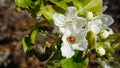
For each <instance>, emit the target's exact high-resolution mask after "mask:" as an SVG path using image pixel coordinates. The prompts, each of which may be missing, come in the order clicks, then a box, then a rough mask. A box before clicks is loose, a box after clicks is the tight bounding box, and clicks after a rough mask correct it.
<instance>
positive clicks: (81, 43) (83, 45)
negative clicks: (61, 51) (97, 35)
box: [72, 39, 88, 51]
mask: <svg viewBox="0 0 120 68" xmlns="http://www.w3.org/2000/svg"><path fill="white" fill-rule="evenodd" d="M87 45H88V42H87V40H85V39H84V40H79V43H77V44H73V45H72V47H73V49H76V50H80V51H84V50H85V49H86V48H87Z"/></svg>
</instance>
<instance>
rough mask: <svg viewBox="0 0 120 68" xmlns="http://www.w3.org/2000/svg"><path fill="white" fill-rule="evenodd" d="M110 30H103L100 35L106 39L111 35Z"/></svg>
mask: <svg viewBox="0 0 120 68" xmlns="http://www.w3.org/2000/svg"><path fill="white" fill-rule="evenodd" d="M109 34H110V33H109V32H108V31H107V30H101V32H100V33H99V36H100V37H101V38H102V39H106V38H107V37H108V36H109Z"/></svg>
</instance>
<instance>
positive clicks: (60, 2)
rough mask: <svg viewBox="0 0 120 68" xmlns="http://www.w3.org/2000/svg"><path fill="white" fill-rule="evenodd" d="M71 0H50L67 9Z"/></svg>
mask: <svg viewBox="0 0 120 68" xmlns="http://www.w3.org/2000/svg"><path fill="white" fill-rule="evenodd" d="M70 1H71V0H50V2H52V3H54V4H56V5H57V6H59V7H61V8H63V9H64V10H66V9H67V7H68V5H67V2H70Z"/></svg>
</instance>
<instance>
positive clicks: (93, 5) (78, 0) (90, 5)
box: [73, 0, 102, 15]
mask: <svg viewBox="0 0 120 68" xmlns="http://www.w3.org/2000/svg"><path fill="white" fill-rule="evenodd" d="M73 4H74V6H75V7H76V8H77V9H78V15H84V13H86V12H88V11H91V12H93V13H94V15H98V14H100V13H102V0H97V1H96V0H73Z"/></svg>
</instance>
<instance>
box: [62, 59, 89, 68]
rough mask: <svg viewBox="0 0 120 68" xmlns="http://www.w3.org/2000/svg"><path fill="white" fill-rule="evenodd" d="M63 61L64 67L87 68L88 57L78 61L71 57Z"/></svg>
mask: <svg viewBox="0 0 120 68" xmlns="http://www.w3.org/2000/svg"><path fill="white" fill-rule="evenodd" d="M76 60H77V59H76ZM62 62H63V63H62V67H63V68H87V65H88V58H86V59H84V60H83V61H81V60H78V62H76V61H74V60H73V59H72V58H69V59H65V60H63V61H62Z"/></svg>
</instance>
